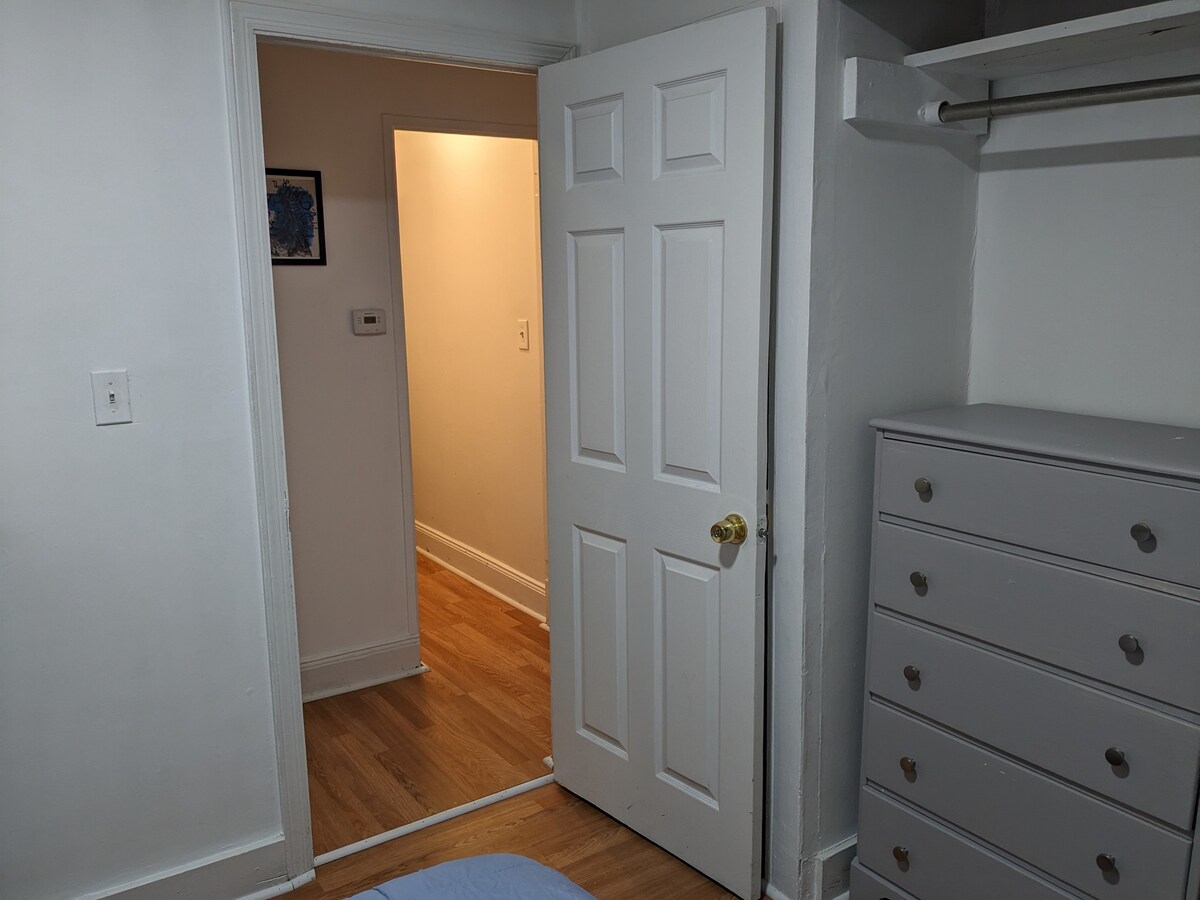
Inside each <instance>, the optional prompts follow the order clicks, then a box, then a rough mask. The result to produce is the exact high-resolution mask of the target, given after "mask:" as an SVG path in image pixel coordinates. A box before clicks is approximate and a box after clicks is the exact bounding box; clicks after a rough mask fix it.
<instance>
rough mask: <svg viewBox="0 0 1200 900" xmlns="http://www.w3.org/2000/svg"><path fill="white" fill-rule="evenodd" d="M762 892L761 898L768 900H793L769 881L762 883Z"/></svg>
mask: <svg viewBox="0 0 1200 900" xmlns="http://www.w3.org/2000/svg"><path fill="white" fill-rule="evenodd" d="M762 892H763V896H764V897H767V898H769V900H794V898H792V897H789V896H788V895H787V894H785V893H784V892H783V891H781V890H780V889H779V888H777V887H775V885H773V884H771V883H770V882H769V881H764V882H763V885H762Z"/></svg>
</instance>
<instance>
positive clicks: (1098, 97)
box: [937, 75, 1200, 124]
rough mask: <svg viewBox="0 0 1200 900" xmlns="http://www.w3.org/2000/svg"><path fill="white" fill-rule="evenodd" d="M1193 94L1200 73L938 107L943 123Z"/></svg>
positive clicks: (1198, 87) (1199, 89) (1199, 87)
mask: <svg viewBox="0 0 1200 900" xmlns="http://www.w3.org/2000/svg"><path fill="white" fill-rule="evenodd" d="M1193 94H1200V75H1182V76H1180V77H1178V78H1155V79H1153V80H1151V81H1133V82H1130V83H1128V84H1106V85H1100V86H1098V87H1086V88H1076V89H1074V90H1070V91H1050V92H1049V93H1045V94H1027V95H1026V96H1024V97H1004V98H1002V99H1000V100H977V101H975V102H973V103H943V104H942V105H941V106H939V107H938V111H937V116H938V119H940V120H941V121H942V122H945V123H946V124H949V123H951V122H963V121H966V120H967V119H991V118H994V117H996V116H1016V115H1020V114H1022V113H1031V112H1042V111H1044V110H1050V109H1075V108H1077V107H1080V106H1101V105H1103V104H1105V103H1127V102H1129V101H1131V100H1160V99H1162V98H1164V97H1190V96H1192V95H1193Z"/></svg>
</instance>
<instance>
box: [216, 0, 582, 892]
mask: <svg viewBox="0 0 1200 900" xmlns="http://www.w3.org/2000/svg"><path fill="white" fill-rule="evenodd" d="M223 13H224V15H223V18H224V20H225V23H226V24H227V27H223V28H222V31H223V36H224V51H225V52H224V56H225V59H224V66H225V83H226V94H227V106H228V109H229V129H230V140H231V150H232V163H233V191H234V215H235V219H236V229H237V230H236V234H237V252H238V257H239V277H240V280H241V291H242V308H243V317H244V327H245V336H246V366H247V378H248V385H249V392H250V429H251V441H252V446H253V451H254V482H255V490H256V493H257V499H258V527H259V541H260V545H261V553H262V571H263V599H264V611H265V615H266V622H265V624H266V638H267V666H268V670H269V673H270V679H271V707H272V713H273V720H274V726H275V755H276V765H277V771H278V778H279V804H280V813H281V817H282V825H283V839H284V848H285V863H286V866H287V872H286V876H287V878H289V879H292V878H296V877H298V876H300V875H303V874H305V873H307V872H309V871H311V870H312V868H313V846H312V821H311V814H310V811H309V798H308V774H307V766H306V761H305V746H304V716H303V710H302V700H301V693H300V650H299V640H298V634H297V629H296V594H295V583H294V578H293V570H292V550H291V538H290V533H289V527H288V493H287V464H286V460H285V458H284V443H283V402H282V398H281V395H280V389H279V354H278V348H277V345H276V332H275V295H274V288H273V285H272V281H271V259H270V249H269V248H270V241H269V236H268V233H267V220H266V216H264V215H263V208H262V194H261V191H262V188H261V185H262V173H263V169H264V167H265V165H266V163H265V153H264V149H263V135H262V106H261V97H260V90H259V77H258V56H257V45H258V41H259V39H260V38H265V39H269V40H277V41H286V42H291V43H302V44H308V45H312V46H316V47H323V48H325V49H347V50H354V51H357V52H366V53H376V54H381V55H386V56H394V57H399V58H406V59H417V60H424V61H427V62H451V63H460V64H461V63H467V64H471V65H474V66H477V67H482V68H491V69H508V70H518V71H536V69H537V68H538V67H540V66H543V65H547V64H549V63H553V62H559V61H560V60H563V59H567V58H569V57H571V56H573V55H574V54H575V47H574V46H573V45H569V44H563V43H555V42H553V41H542V40H532V39H528V38H522V37H520V36H517V35H505V34H498V33H494V32H488V31H481V30H476V29H471V28H464V27H456V26H452V25H447V24H444V23H437V22H428V21H420V20H413V19H405V18H400V17H385V16H367V15H354V16H349V15H342V14H338V13H334V12H325V11H319V10H314V9H313V8H311V7H307V8H294V7H287V6H277V5H274V4H272V3H263V2H250V0H226V8H225V10H224V11H223ZM394 255H396V256H397V257H398V253H397V254H394ZM397 263H398V260H397ZM397 270H398V265H397V269H396V270H393V271H397Z"/></svg>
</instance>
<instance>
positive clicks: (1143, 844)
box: [863, 701, 1191, 900]
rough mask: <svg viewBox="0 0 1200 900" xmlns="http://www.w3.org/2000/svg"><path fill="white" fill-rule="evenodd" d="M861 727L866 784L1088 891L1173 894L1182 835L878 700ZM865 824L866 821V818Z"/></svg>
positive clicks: (1181, 881)
mask: <svg viewBox="0 0 1200 900" xmlns="http://www.w3.org/2000/svg"><path fill="white" fill-rule="evenodd" d="M866 734H867V741H866V749H865V753H864V758H863V774H864V776H865V778H866V781H867V784H868V785H875V786H879V787H882V788H884V789H886V790H888V791H890V792H892V793H894V794H896V795H898V796H900V797H902V798H904V799H905V800H908V801H910V802H912V803H914V804H916V805H917V806H919V807H922V808H923V809H926V810H929V811H930V812H931V813H933V814H934V815H937V816H939V817H941V818H943V819H945V820H947V821H948V822H950V823H952V824H954V825H956V826H957V827H959V828H962V829H963V830H964V831H966V832H968V833H970V834H972V835H974V836H976V837H978V838H979V839H980V840H983V841H987V842H988V843H991V844H993V845H995V846H997V847H1003V848H1004V849H1005V851H1006V852H1008V853H1011V854H1012V855H1013V856H1015V857H1017V858H1018V859H1021V860H1024V861H1025V862H1027V863H1029V864H1030V865H1032V866H1034V867H1036V868H1038V869H1041V870H1042V871H1044V872H1046V873H1048V874H1049V875H1051V876H1052V877H1054V878H1057V879H1060V880H1062V881H1063V882H1065V883H1067V884H1070V885H1072V886H1074V887H1076V888H1079V889H1081V890H1083V891H1085V892H1086V893H1089V894H1092V895H1095V896H1097V897H1104V898H1114V900H1149V898H1157V897H1162V898H1169V897H1180V896H1182V894H1183V889H1184V885H1185V881H1186V878H1187V868H1188V862H1189V860H1190V857H1191V839H1190V837H1183V836H1180V835H1177V834H1174V833H1172V832H1170V831H1168V830H1166V829H1165V828H1161V827H1159V826H1156V825H1152V824H1150V823H1149V822H1146V821H1143V820H1141V819H1138V818H1137V817H1136V816H1133V815H1132V814H1130V813H1127V812H1124V811H1122V810H1120V809H1118V808H1116V807H1115V806H1110V805H1109V804H1107V803H1104V802H1102V801H1100V800H1096V799H1094V798H1092V797H1090V796H1088V795H1086V794H1084V793H1082V792H1080V791H1077V790H1075V789H1073V788H1071V787H1069V786H1067V785H1064V784H1061V783H1059V782H1057V781H1055V780H1053V779H1051V778H1048V777H1046V776H1044V775H1041V774H1039V773H1037V772H1034V771H1033V770H1032V769H1027V768H1025V767H1024V766H1020V765H1017V764H1014V763H1011V762H1009V761H1008V760H1006V759H1004V758H1003V757H1000V756H997V755H996V754H994V753H991V752H989V751H987V750H984V749H983V748H980V747H977V746H975V745H974V744H970V743H967V742H966V741H963V740H960V739H958V738H956V737H953V736H952V735H950V734H947V733H946V732H944V731H942V730H941V729H938V728H935V727H933V726H931V725H927V724H925V723H923V722H919V721H917V720H916V719H913V718H911V717H909V716H906V715H904V714H902V713H899V712H897V711H895V710H893V709H889V708H888V707H885V706H882V705H881V704H879V703H878V702H877V701H872V702H870V703H869V704H868V708H867V722H866ZM902 756H906V757H911V758H913V759H915V760H916V762H917V767H916V775H915V777H913V776H911V775H906V774H905V773H904V772H903V771H902V770H901V768H900V767H899V766H898V765H897V760H898V759H899V758H900V757H902ZM864 823H865V824H866V827H867V828H871V827H873V826H872V825H871V824H870V823H869V822H867V821H866V818H865V817H864ZM910 849H911V848H910ZM1104 854H1111V856H1112V857H1113V859H1114V860H1115V867H1116V868H1115V871H1113V872H1104V871H1102V870H1101V869H1100V867H1099V865H1098V864H1097V858H1098V857H1100V856H1101V855H1104ZM864 861H865V862H866V863H867V865H868V866H870V865H871V863H870V860H868V859H866V858H864ZM913 868H915V860H914V862H913ZM1014 896H1023V895H1021V894H1016V895H1014Z"/></svg>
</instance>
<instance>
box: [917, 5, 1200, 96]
mask: <svg viewBox="0 0 1200 900" xmlns="http://www.w3.org/2000/svg"><path fill="white" fill-rule="evenodd" d="M1188 47H1191V48H1195V49H1196V51H1197V61H1198V62H1200V0H1169V2H1165V3H1152V4H1150V5H1149V6H1139V7H1136V8H1134V9H1123V10H1119V11H1118V12H1112V13H1105V14H1104V15H1100V16H1089V17H1088V18H1085V19H1073V20H1071V21H1068V22H1059V23H1057V24H1055V25H1045V26H1043V27H1041V28H1031V29H1029V30H1028V31H1018V32H1015V33H1013V34H1002V35H997V36H996V37H990V38H984V39H983V40H979V41H970V42H969V43H966V44H955V45H954V46H951V47H940V48H938V49H936V50H926V51H925V52H923V53H913V54H910V55H909V56H906V57H905V58H904V64H905V65H907V66H911V67H913V68H916V69H921V70H923V71H925V72H928V73H930V74H940V75H972V76H975V77H976V78H987V79H996V78H1011V77H1014V76H1017V75H1034V74H1036V73H1038V72H1053V71H1057V70H1059V69H1070V68H1074V67H1075V66H1086V65H1092V64H1095V63H1103V62H1110V61H1113V60H1119V59H1126V58H1128V57H1132V56H1144V55H1147V54H1151V53H1162V52H1165V51H1168V50H1182V49H1186V48H1188Z"/></svg>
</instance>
